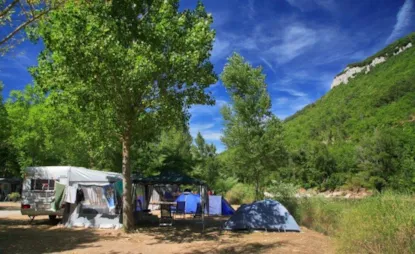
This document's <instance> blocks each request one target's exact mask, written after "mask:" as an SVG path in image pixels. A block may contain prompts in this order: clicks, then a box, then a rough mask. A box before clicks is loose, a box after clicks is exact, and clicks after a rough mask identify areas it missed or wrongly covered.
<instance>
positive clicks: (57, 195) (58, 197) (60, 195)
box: [51, 182, 65, 211]
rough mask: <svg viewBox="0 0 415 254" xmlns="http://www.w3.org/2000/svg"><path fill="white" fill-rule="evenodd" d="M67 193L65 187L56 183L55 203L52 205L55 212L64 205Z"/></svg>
mask: <svg viewBox="0 0 415 254" xmlns="http://www.w3.org/2000/svg"><path fill="white" fill-rule="evenodd" d="M64 192H65V185H64V184H60V183H58V182H55V201H54V202H53V203H52V204H51V208H52V210H54V211H57V210H59V208H60V206H61V204H62V198H63V193H64Z"/></svg>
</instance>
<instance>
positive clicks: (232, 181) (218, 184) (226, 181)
mask: <svg viewBox="0 0 415 254" xmlns="http://www.w3.org/2000/svg"><path fill="white" fill-rule="evenodd" d="M237 183H238V178H234V177H227V178H224V177H218V178H217V179H216V180H215V183H214V185H213V186H212V189H213V190H214V191H215V194H217V195H222V196H225V194H226V193H227V192H228V191H229V190H230V189H232V188H233V186H235V185H236V184H237Z"/></svg>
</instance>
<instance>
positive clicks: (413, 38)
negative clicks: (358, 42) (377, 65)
mask: <svg viewBox="0 0 415 254" xmlns="http://www.w3.org/2000/svg"><path fill="white" fill-rule="evenodd" d="M409 43H412V45H414V44H415V33H412V34H410V35H408V36H406V37H404V38H401V39H399V40H397V41H395V42H393V43H391V44H390V45H388V46H387V47H386V48H384V49H382V50H381V51H379V52H377V53H376V54H374V55H373V56H370V57H368V58H367V59H365V60H364V61H362V62H357V63H352V64H349V65H347V67H349V68H352V67H362V66H365V65H368V64H370V63H371V62H372V61H373V59H375V58H377V57H381V56H385V57H388V58H389V57H392V56H393V54H394V53H397V52H398V51H399V48H402V47H405V46H406V45H408V44H409ZM339 75H340V74H339Z"/></svg>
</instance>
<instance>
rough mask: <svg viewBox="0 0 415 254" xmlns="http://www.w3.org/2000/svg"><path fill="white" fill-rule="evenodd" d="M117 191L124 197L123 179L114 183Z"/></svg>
mask: <svg viewBox="0 0 415 254" xmlns="http://www.w3.org/2000/svg"><path fill="white" fill-rule="evenodd" d="M114 188H115V192H117V194H118V196H120V197H122V181H118V182H115V183H114Z"/></svg>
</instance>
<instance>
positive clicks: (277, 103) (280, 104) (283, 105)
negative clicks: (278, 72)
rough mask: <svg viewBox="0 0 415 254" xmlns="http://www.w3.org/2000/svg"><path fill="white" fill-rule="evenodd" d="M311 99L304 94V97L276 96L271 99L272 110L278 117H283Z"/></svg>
mask: <svg viewBox="0 0 415 254" xmlns="http://www.w3.org/2000/svg"><path fill="white" fill-rule="evenodd" d="M311 102H312V100H311V99H310V98H308V97H306V96H304V97H295V98H285V97H282V98H277V99H275V100H273V103H272V109H271V110H272V112H273V113H274V114H275V115H277V116H278V117H279V118H281V119H284V118H286V117H287V116H290V115H292V114H294V113H295V112H297V111H298V110H300V109H302V108H304V107H305V106H307V105H308V104H310V103H311Z"/></svg>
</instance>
